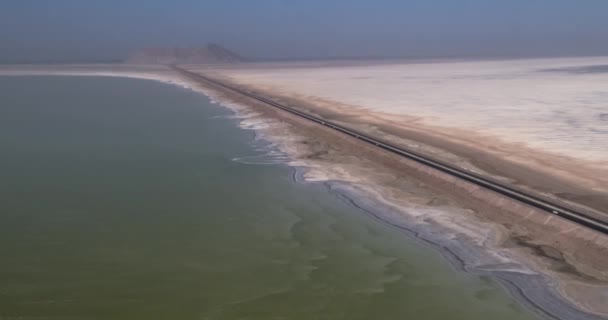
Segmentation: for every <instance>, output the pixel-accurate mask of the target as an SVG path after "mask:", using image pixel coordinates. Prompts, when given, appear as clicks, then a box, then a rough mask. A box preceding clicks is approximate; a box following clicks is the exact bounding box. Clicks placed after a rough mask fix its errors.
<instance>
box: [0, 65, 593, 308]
mask: <svg viewBox="0 0 608 320" xmlns="http://www.w3.org/2000/svg"><path fill="white" fill-rule="evenodd" d="M2 75H13V76H45V75H51V76H104V77H123V78H137V79H144V80H153V81H159V82H162V83H166V84H171V85H177V86H180V87H183V88H187V89H191V90H194V91H197V92H199V93H202V94H204V95H206V96H208V97H209V98H210V99H212V100H213V101H215V102H216V103H218V104H220V105H222V106H223V107H226V108H228V109H230V110H232V111H233V112H235V114H237V115H239V116H240V117H241V118H242V119H241V120H240V121H241V122H242V121H244V120H245V119H250V118H251V117H255V115H251V116H246V115H243V112H244V111H245V110H247V108H248V107H247V106H243V105H237V104H235V103H228V102H225V101H221V99H220V98H218V97H217V96H216V95H214V94H213V92H212V91H210V90H208V89H203V88H200V87H199V86H198V84H196V83H191V82H189V81H187V80H184V79H181V78H179V77H177V76H175V75H174V74H172V73H171V72H169V70H163V69H158V70H153V71H146V72H142V71H134V72H125V71H101V70H84V71H83V70H80V71H62V70H42V71H36V70H27V71H25V72H19V71H11V72H2V70H0V76H2ZM241 127H242V128H243V129H248V130H253V132H255V133H256V138H260V139H264V140H267V141H270V142H271V143H272V136H271V135H269V134H266V133H264V134H259V135H258V134H257V133H258V132H260V131H261V130H263V128H259V127H255V126H252V125H249V126H247V125H241ZM292 160H294V161H292V162H291V163H288V165H289V166H291V167H293V170H294V173H293V174H294V176H293V180H294V182H296V183H315V184H321V185H323V186H324V187H325V188H327V189H328V190H329V191H330V192H332V193H334V194H335V195H336V196H337V197H339V198H341V199H343V201H347V202H348V203H350V204H351V205H352V206H353V207H355V208H357V209H358V211H360V212H361V213H362V214H366V215H368V216H370V218H373V219H377V220H379V221H382V222H383V223H386V224H389V225H391V226H393V227H395V228H397V229H399V230H401V231H402V233H403V234H404V235H405V236H407V237H408V238H409V239H412V240H413V241H415V242H418V243H420V244H421V245H425V246H428V247H430V248H432V249H433V250H436V251H437V252H439V253H440V254H441V255H442V256H443V257H444V258H445V260H447V262H448V263H449V264H450V265H451V266H452V267H454V268H455V269H457V270H459V271H461V272H466V273H472V274H476V275H482V276H488V277H490V278H492V279H494V280H496V281H497V282H498V283H500V284H501V285H502V286H504V287H505V289H506V290H507V291H508V292H509V293H510V294H511V295H512V296H513V297H514V298H516V300H517V301H519V302H520V303H521V305H522V306H524V307H525V308H527V309H528V310H530V311H531V312H534V313H535V314H537V315H539V316H541V317H544V318H547V319H583V320H586V319H590V320H591V319H593V320H595V319H605V318H604V317H601V316H599V315H595V314H592V313H589V312H586V311H584V310H581V309H579V308H577V307H576V306H575V305H574V304H573V303H571V302H570V301H568V299H567V297H565V296H563V295H562V294H560V293H559V291H558V290H557V289H556V284H555V281H554V280H553V279H551V278H550V277H549V276H548V275H546V274H542V273H538V272H534V271H531V270H529V269H528V268H527V267H525V266H522V265H519V264H517V262H514V264H511V265H508V264H476V262H479V261H480V260H484V259H480V257H481V258H489V260H492V259H493V257H492V255H491V254H490V253H489V252H488V250H489V249H490V248H484V247H483V246H480V245H479V244H478V243H476V242H475V241H474V240H473V239H471V238H469V237H468V236H467V235H465V234H460V235H459V237H458V239H457V240H458V241H454V239H450V238H447V237H442V235H444V232H442V231H445V227H444V226H442V225H441V224H440V223H438V222H436V221H427V220H425V221H423V222H420V220H418V219H417V218H416V217H413V216H410V215H409V214H408V213H407V210H403V209H398V208H396V207H395V206H391V205H390V204H389V203H385V202H383V201H382V200H380V199H375V198H374V197H373V195H372V194H370V193H369V192H366V190H363V189H360V188H358V187H357V186H356V185H355V184H353V183H351V182H347V181H339V180H333V179H327V180H323V179H318V180H316V181H315V180H314V179H313V180H312V181H311V180H310V179H307V177H306V174H307V172H308V171H310V168H308V167H307V166H306V165H305V164H302V163H301V162H298V159H292ZM448 234H449V233H448ZM531 284H533V285H531Z"/></svg>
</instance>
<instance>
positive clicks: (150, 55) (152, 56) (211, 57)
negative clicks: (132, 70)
mask: <svg viewBox="0 0 608 320" xmlns="http://www.w3.org/2000/svg"><path fill="white" fill-rule="evenodd" d="M243 61H244V59H243V58H242V57H241V56H239V55H238V54H236V53H234V52H232V51H230V50H228V49H226V48H223V47H221V46H219V45H217V44H208V45H206V46H204V47H189V48H183V47H157V48H145V49H141V50H138V51H136V52H134V53H133V54H132V55H131V56H130V57H129V58H128V59H127V61H126V62H127V63H133V64H174V63H180V64H227V63H228V64H230V63H239V62H243Z"/></svg>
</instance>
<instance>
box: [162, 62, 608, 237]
mask: <svg viewBox="0 0 608 320" xmlns="http://www.w3.org/2000/svg"><path fill="white" fill-rule="evenodd" d="M172 68H173V69H174V70H176V71H178V72H180V73H182V74H184V75H186V76H188V77H190V78H192V79H194V80H198V81H203V82H206V83H209V84H212V85H215V86H217V87H220V88H222V89H225V90H229V91H232V92H235V93H239V94H241V95H244V96H247V97H249V98H251V99H255V100H257V101H260V102H263V103H265V104H268V105H270V106H273V107H275V108H278V109H281V110H283V111H286V112H289V113H291V114H294V115H297V116H299V117H302V118H305V119H307V120H310V121H313V122H316V123H318V124H320V125H323V126H326V127H329V128H331V129H334V130H336V131H339V132H342V133H344V134H347V135H349V136H352V137H354V138H357V139H359V140H361V141H364V142H367V143H369V144H372V145H375V146H376V147H378V148H381V149H384V150H386V151H389V152H392V153H395V154H398V155H400V156H403V157H405V158H408V159H410V160H414V161H416V162H418V163H421V164H424V165H426V166H429V167H432V168H434V169H437V170H439V171H442V172H444V173H447V174H450V175H452V176H455V177H458V178H460V179H463V180H466V181H469V182H471V183H474V184H476V185H479V186H482V187H484V188H486V189H490V190H492V191H495V192H498V193H500V194H502V195H505V196H507V197H509V198H512V199H515V200H518V201H521V202H523V203H526V204H528V205H530V206H533V207H536V208H538V209H541V210H543V211H545V212H547V213H548V214H551V215H556V216H559V217H561V218H564V219H568V220H570V221H573V222H575V223H578V224H580V225H583V226H585V227H588V228H591V229H594V230H596V231H599V232H601V233H604V234H608V223H607V222H605V221H602V220H600V219H597V218H595V217H593V216H591V215H589V214H587V213H584V212H579V211H577V210H575V209H571V208H566V207H565V206H563V205H561V204H556V203H553V202H551V201H549V200H546V199H541V198H539V197H537V196H534V195H532V194H529V193H526V192H523V191H521V190H517V189H514V188H513V187H512V186H508V185H506V184H503V183H499V182H496V181H492V180H490V179H488V178H486V177H482V176H479V175H477V174H474V173H471V172H469V171H466V170H464V169H461V168H458V167H455V166H452V165H450V164H448V163H445V162H442V161H439V160H436V159H432V158H430V157H428V156H425V155H421V154H419V153H417V152H415V151H412V150H407V149H405V148H403V147H398V146H395V145H393V144H390V143H387V142H385V141H382V140H380V139H377V138H374V137H371V136H369V135H367V134H364V133H361V132H358V131H356V130H353V129H350V128H347V127H344V126H341V125H338V124H335V123H333V122H331V121H327V120H324V119H321V118H318V117H315V116H312V115H309V114H307V113H304V112H301V111H299V110H296V109H294V108H291V107H288V106H286V105H283V104H280V103H277V102H275V101H272V100H269V99H267V98H265V97H262V96H259V95H256V94H254V93H252V92H249V91H245V90H242V89H239V88H236V87H234V86H231V85H229V84H226V83H223V82H220V81H218V80H215V79H211V78H208V77H205V76H203V75H201V74H198V73H194V72H192V71H188V70H186V69H183V68H180V67H178V66H172Z"/></svg>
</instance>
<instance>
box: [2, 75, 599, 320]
mask: <svg viewBox="0 0 608 320" xmlns="http://www.w3.org/2000/svg"><path fill="white" fill-rule="evenodd" d="M7 74H12V75H43V74H47V75H96V76H118V77H132V78H142V79H151V80H157V81H162V82H165V83H171V84H175V85H180V86H183V87H187V88H192V89H195V90H199V91H201V92H203V93H205V94H207V95H209V96H211V97H212V98H213V99H215V100H217V101H221V104H222V105H225V106H226V107H229V108H231V109H233V110H235V112H237V114H238V115H239V117H242V122H241V125H242V126H243V127H244V128H249V129H254V130H256V132H257V133H258V135H259V137H260V138H263V139H266V140H268V141H271V142H272V143H273V144H274V145H275V146H276V148H278V149H279V150H281V151H282V152H284V153H286V154H287V155H289V159H290V161H289V164H290V165H292V166H294V167H297V168H300V171H298V172H299V174H298V175H297V176H299V177H301V179H303V180H305V181H315V182H321V183H326V184H327V186H328V188H330V190H333V192H337V193H339V194H342V195H344V197H345V198H346V199H349V201H352V203H353V204H354V205H356V206H358V207H360V208H362V209H364V210H365V211H366V212H368V213H369V214H370V215H371V216H373V217H374V218H378V219H382V220H384V221H386V222H387V223H390V224H392V225H394V226H395V227H398V228H400V229H402V230H403V231H404V232H405V233H406V234H408V235H409V236H411V237H412V238H414V239H418V240H420V241H421V242H422V243H425V244H427V245H430V246H432V247H434V248H436V249H437V250H439V251H441V252H442V253H443V254H444V255H445V256H446V258H448V260H449V261H451V262H452V263H453V264H454V265H455V266H458V267H459V268H460V269H462V270H464V271H467V272H475V273H480V274H487V275H490V276H492V277H493V278H495V279H498V280H499V281H500V282H501V283H503V284H504V285H505V286H506V287H507V288H508V289H509V290H510V292H512V293H513V294H514V295H515V296H517V297H519V298H520V299H521V301H523V302H524V304H525V305H527V306H528V307H530V308H531V309H533V310H543V311H544V313H545V314H549V315H552V316H554V317H558V318H562V319H595V318H601V316H600V315H602V314H603V315H604V316H607V315H608V306H606V305H605V303H603V302H605V301H606V297H607V296H608V287H606V281H607V280H608V275H607V274H605V272H606V270H608V268H607V266H608V262H606V261H605V260H603V259H602V258H603V257H607V256H608V254H607V253H606V252H603V256H599V257H596V258H598V259H597V261H596V260H593V259H579V258H580V257H581V256H585V255H593V254H597V252H598V251H597V246H596V247H595V249H594V250H590V251H579V252H573V251H574V250H575V249H576V248H577V247H568V246H567V245H565V244H564V240H565V241H566V242H568V241H569V240H570V239H569V238H568V237H569V235H570V233H567V232H566V233H564V235H562V237H563V239H562V240H561V241H560V240H559V239H556V238H547V237H540V239H537V238H535V237H534V233H533V232H535V231H538V230H539V229H529V230H528V229H525V228H523V229H522V228H520V225H519V223H517V226H515V227H514V226H513V225H511V226H509V222H510V223H511V224H513V222H514V221H513V220H512V219H511V220H510V221H509V219H506V220H507V221H504V220H505V219H502V220H501V219H500V218H499V216H500V215H499V212H491V213H490V211H491V210H496V206H495V205H492V206H488V205H486V204H485V202H484V201H482V200H483V199H473V200H471V199H465V198H467V197H466V196H465V194H466V193H460V194H459V193H458V192H446V190H448V189H452V188H453V185H451V184H448V183H446V182H445V181H443V180H441V178H430V176H431V175H432V174H431V175H429V174H427V173H423V174H421V173H420V172H423V171H424V170H419V169H420V168H416V167H415V166H412V164H410V163H403V162H402V160H399V159H394V158H392V157H390V156H388V155H385V154H382V153H378V152H376V150H371V149H369V148H366V147H363V146H360V145H357V144H356V143H354V142H352V141H350V140H351V139H344V138H343V137H340V136H336V134H335V133H333V132H327V131H326V130H319V128H318V127H316V126H314V125H311V124H307V123H303V122H302V121H301V120H299V119H293V118H292V117H290V116H288V115H285V114H281V113H277V112H276V111H274V110H268V108H267V107H265V106H260V105H256V104H255V103H251V102H250V101H244V100H242V98H241V97H235V96H230V95H226V94H223V93H221V92H218V91H214V90H210V89H209V88H201V87H200V86H199V84H197V83H193V82H191V81H189V80H188V79H184V78H181V77H179V76H176V75H175V74H173V73H172V72H171V71H169V70H167V69H165V68H152V67H150V68H145V69H130V68H127V67H119V68H116V67H110V68H108V67H107V66H105V67H95V66H81V67H79V68H78V70H75V69H73V68H72V69H70V68H60V67H50V68H40V67H32V68H30V69H28V70H19V69H12V70H6V69H3V70H0V75H7ZM277 120H279V121H277ZM372 130H378V129H377V128H372ZM437 152H440V151H437ZM441 152H443V151H441ZM446 156H449V155H446ZM463 161H466V160H463ZM471 165H472V164H471ZM442 181H443V182H442ZM477 193H479V192H477ZM505 205H506V206H508V205H509V204H505ZM518 222H520V221H518ZM526 224H531V225H532V224H534V220H530V221H528V222H526ZM545 224H547V223H545ZM547 227H551V228H561V226H559V225H557V226H554V225H553V224H552V223H549V224H548V226H547ZM564 227H566V228H569V227H571V226H564ZM545 231H546V230H545ZM560 232H561V231H560ZM575 240H576V239H575ZM595 240H597V239H595ZM572 243H573V244H576V245H578V244H579V243H578V242H576V241H574V242H572ZM594 243H595V242H594ZM603 243H604V248H605V247H606V246H607V245H606V242H603ZM587 244H589V243H587ZM600 247H601V246H600ZM581 310H587V311H590V312H593V313H595V314H596V315H597V316H593V315H591V314H589V313H585V312H582V311H581Z"/></svg>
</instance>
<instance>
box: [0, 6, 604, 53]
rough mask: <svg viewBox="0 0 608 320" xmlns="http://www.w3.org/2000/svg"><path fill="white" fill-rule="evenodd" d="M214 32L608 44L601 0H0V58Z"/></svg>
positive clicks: (372, 40) (292, 48) (404, 48)
mask: <svg viewBox="0 0 608 320" xmlns="http://www.w3.org/2000/svg"><path fill="white" fill-rule="evenodd" d="M206 42H217V43H220V44H222V45H225V46H226V47H228V48H230V49H233V50H235V51H237V52H239V53H241V54H243V55H245V56H252V57H262V58H263V57H266V58H290V57H335V56H367V55H375V56H428V55H430V56H454V55H457V56H470V55H480V56H488V55H490V56H491V55H507V56H508V55H573V54H580V55H584V54H608V0H570V1H566V0H500V1H499V0H461V1H459V0H411V1H408V0H366V1H363V0H333V1H332V0H289V1H288V0H283V1H279V0H0V61H3V62H8V61H24V60H29V59H34V60H56V59H78V60H90V59H110V58H120V57H123V56H125V55H126V54H127V52H129V50H131V49H133V48H137V47H142V46H161V45H180V46H196V45H202V44H204V43H206Z"/></svg>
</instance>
